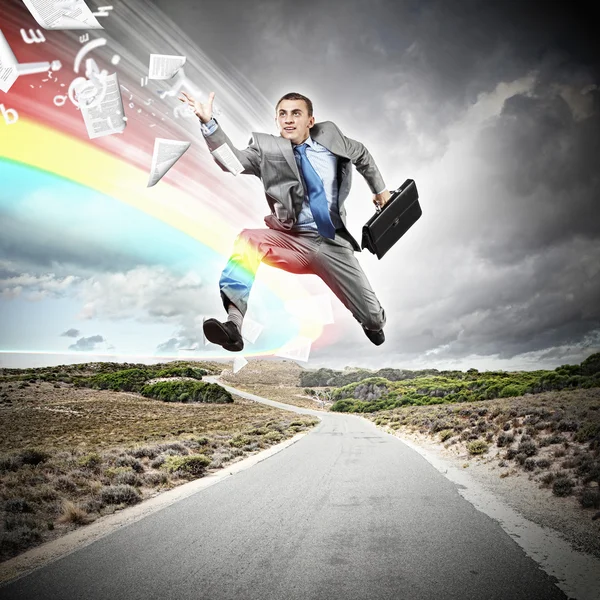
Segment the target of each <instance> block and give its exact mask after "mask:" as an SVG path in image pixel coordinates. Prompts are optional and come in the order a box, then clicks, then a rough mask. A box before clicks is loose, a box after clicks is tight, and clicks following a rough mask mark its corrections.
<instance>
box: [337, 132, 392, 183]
mask: <svg viewBox="0 0 600 600" xmlns="http://www.w3.org/2000/svg"><path fill="white" fill-rule="evenodd" d="M334 125H335V123H334ZM335 128H336V129H337V130H338V132H339V134H340V136H341V138H342V140H343V144H344V147H345V150H346V154H347V156H348V158H349V159H350V160H351V161H352V164H353V165H354V166H355V167H356V170H357V171H358V172H359V173H360V174H361V175H362V176H363V177H364V178H365V180H366V182H367V183H368V185H369V188H370V189H371V191H372V192H373V193H374V194H378V193H379V192H382V191H383V190H385V189H386V185H385V182H384V180H383V177H382V176H381V173H380V172H379V169H378V168H377V165H376V164H375V160H374V159H373V157H372V156H371V154H370V152H369V151H368V150H367V148H366V147H365V145H364V144H361V143H360V142H357V141H356V140H353V139H351V138H349V137H346V136H345V135H344V134H343V133H342V132H341V131H340V129H339V127H338V126H337V125H335Z"/></svg>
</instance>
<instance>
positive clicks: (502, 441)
mask: <svg viewBox="0 0 600 600" xmlns="http://www.w3.org/2000/svg"><path fill="white" fill-rule="evenodd" d="M514 441H515V436H514V434H512V433H501V434H500V435H499V436H498V439H497V440H496V445H497V446H498V447H499V448H502V447H503V446H509V445H510V444H512V443H513V442H514Z"/></svg>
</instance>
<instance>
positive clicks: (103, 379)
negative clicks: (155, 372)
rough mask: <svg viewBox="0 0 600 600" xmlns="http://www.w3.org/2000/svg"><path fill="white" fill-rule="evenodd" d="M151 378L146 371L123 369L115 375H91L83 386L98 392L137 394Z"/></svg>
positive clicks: (150, 374)
mask: <svg viewBox="0 0 600 600" xmlns="http://www.w3.org/2000/svg"><path fill="white" fill-rule="evenodd" d="M151 378H152V373H151V371H148V370H146V369H124V370H121V371H116V372H115V373H100V374H98V375H93V376H92V377H90V378H89V379H88V380H87V381H84V382H83V383H84V385H85V384H86V383H87V385H88V386H89V387H91V388H94V389H99V390H112V391H114V392H139V391H140V390H141V389H142V387H143V386H144V384H145V383H146V381H148V379H151Z"/></svg>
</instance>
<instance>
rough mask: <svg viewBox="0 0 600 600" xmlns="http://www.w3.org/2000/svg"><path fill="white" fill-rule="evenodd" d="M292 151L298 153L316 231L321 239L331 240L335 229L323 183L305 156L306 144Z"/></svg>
mask: <svg viewBox="0 0 600 600" xmlns="http://www.w3.org/2000/svg"><path fill="white" fill-rule="evenodd" d="M294 151H298V156H299V157H300V168H301V169H302V175H303V176H304V181H305V182H306V187H307V189H308V203H309V205H310V210H311V212H312V214H313V217H314V219H315V223H316V224H317V229H318V230H319V233H320V234H321V235H322V236H323V237H326V238H329V239H331V240H333V239H335V227H334V226H333V223H332V222H331V217H330V216H329V206H328V204H327V196H326V195H325V188H324V187H323V181H322V180H321V178H320V177H319V175H318V173H317V172H316V171H315V170H314V168H313V166H312V165H311V164H310V161H309V160H308V158H307V156H306V144H300V145H298V146H296V147H295V148H294Z"/></svg>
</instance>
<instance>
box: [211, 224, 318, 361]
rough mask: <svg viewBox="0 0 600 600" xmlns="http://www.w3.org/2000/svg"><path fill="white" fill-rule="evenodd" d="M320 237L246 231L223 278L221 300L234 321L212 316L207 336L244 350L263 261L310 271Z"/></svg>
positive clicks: (292, 268)
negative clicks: (245, 326)
mask: <svg viewBox="0 0 600 600" xmlns="http://www.w3.org/2000/svg"><path fill="white" fill-rule="evenodd" d="M317 238H318V236H317V235H316V234H315V236H310V235H309V236H306V235H295V234H290V233H285V232H283V231H276V230H273V229H244V230H242V231H241V233H240V234H239V235H238V237H237V238H236V240H235V244H234V247H233V252H232V254H231V256H230V258H229V260H228V262H227V265H226V266H225V268H224V269H223V272H222V273H221V277H220V279H219V290H220V294H221V300H222V302H223V306H224V307H225V310H227V312H228V322H229V323H230V324H227V323H225V324H223V323H220V322H219V321H217V320H216V319H208V320H207V321H205V324H204V333H205V335H206V337H207V339H208V340H209V341H211V342H213V343H215V344H219V345H222V346H223V347H224V348H225V349H226V350H232V351H239V350H242V349H243V347H244V344H243V341H242V338H241V326H242V321H243V318H244V315H245V314H246V311H247V310H248V297H249V296H250V290H251V289H252V284H253V283H254V278H255V276H256V271H257V270H258V267H259V265H260V263H261V262H265V263H266V264H268V265H271V266H273V267H277V268H279V269H283V270H285V271H289V272H291V273H310V272H311V271H310V269H309V264H310V257H311V255H312V254H314V252H315V250H316V249H317V244H316V242H315V240H316V239H317Z"/></svg>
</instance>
